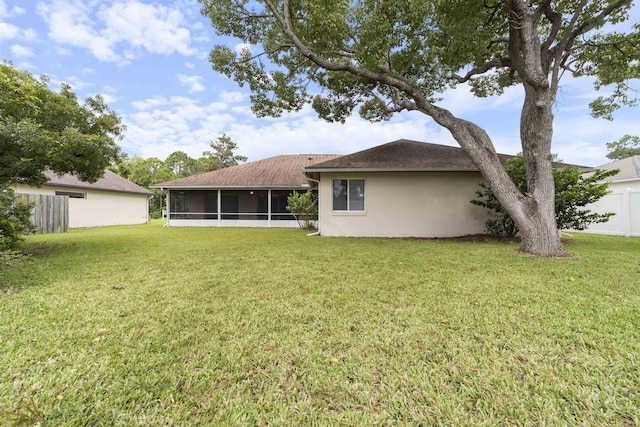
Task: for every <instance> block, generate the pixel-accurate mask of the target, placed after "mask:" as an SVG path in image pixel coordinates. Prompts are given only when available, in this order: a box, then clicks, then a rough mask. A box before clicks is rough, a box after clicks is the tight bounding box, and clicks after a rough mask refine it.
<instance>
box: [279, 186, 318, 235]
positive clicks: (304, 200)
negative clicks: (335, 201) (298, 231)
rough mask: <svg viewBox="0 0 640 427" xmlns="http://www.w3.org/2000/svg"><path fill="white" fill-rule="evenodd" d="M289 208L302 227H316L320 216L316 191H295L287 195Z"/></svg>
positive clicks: (306, 228)
mask: <svg viewBox="0 0 640 427" xmlns="http://www.w3.org/2000/svg"><path fill="white" fill-rule="evenodd" d="M287 210H288V211H289V212H291V213H292V214H293V216H294V217H295V219H296V221H298V225H299V226H300V228H302V229H305V230H310V229H314V228H315V225H316V219H317V218H318V200H317V196H316V195H315V193H313V192H312V191H307V192H305V193H298V192H297V191H294V192H293V193H291V194H290V195H289V197H287Z"/></svg>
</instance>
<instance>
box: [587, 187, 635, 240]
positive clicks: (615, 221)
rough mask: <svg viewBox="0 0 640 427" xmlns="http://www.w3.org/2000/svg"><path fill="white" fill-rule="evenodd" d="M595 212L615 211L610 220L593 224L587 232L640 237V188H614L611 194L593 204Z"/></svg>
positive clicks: (592, 207)
mask: <svg viewBox="0 0 640 427" xmlns="http://www.w3.org/2000/svg"><path fill="white" fill-rule="evenodd" d="M589 209H591V210H592V211H593V212H598V213H605V212H613V213H615V215H614V216H612V217H611V218H609V221H608V222H603V223H600V224H591V225H590V226H589V228H588V229H587V230H585V232H586V233H595V234H610V235H614V236H634V237H640V188H635V189H634V188H612V191H611V193H610V194H607V195H606V196H604V197H603V198H602V199H600V200H599V201H597V202H596V203H594V204H592V205H591V206H590V207H589Z"/></svg>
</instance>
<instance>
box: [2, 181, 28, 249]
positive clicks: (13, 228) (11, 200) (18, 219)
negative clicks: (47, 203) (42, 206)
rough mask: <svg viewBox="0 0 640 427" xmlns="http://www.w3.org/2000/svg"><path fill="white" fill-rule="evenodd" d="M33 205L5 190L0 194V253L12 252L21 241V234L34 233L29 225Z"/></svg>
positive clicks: (9, 190) (9, 189) (11, 191)
mask: <svg viewBox="0 0 640 427" xmlns="http://www.w3.org/2000/svg"><path fill="white" fill-rule="evenodd" d="M32 208H33V204H29V203H27V202H26V200H24V199H21V198H17V197H16V195H15V191H13V189H11V188H7V189H5V190H3V191H1V192H0V252H4V251H10V250H14V249H15V248H16V247H17V246H18V245H19V244H20V243H21V242H22V241H23V240H24V238H23V237H22V235H23V234H29V233H32V232H34V231H35V227H34V225H33V224H32V223H31V209H32Z"/></svg>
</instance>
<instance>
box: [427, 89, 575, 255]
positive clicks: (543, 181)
mask: <svg viewBox="0 0 640 427" xmlns="http://www.w3.org/2000/svg"><path fill="white" fill-rule="evenodd" d="M552 105H553V93H552V91H551V90H550V89H549V88H542V89H538V90H537V91H536V90H533V88H531V87H528V88H527V90H526V91H525V102H524V106H523V110H522V116H521V122H520V137H521V139H522V150H523V153H524V158H525V164H526V169H527V185H528V188H529V194H527V195H523V194H522V193H520V191H519V190H518V189H517V188H516V186H515V185H514V184H513V182H512V181H511V178H509V175H507V173H506V171H505V170H504V167H503V166H502V164H501V163H500V160H499V158H498V156H497V154H496V152H495V149H494V147H493V143H492V142H491V138H490V137H489V135H488V134H487V133H486V132H485V131H484V130H483V129H482V128H480V127H479V126H477V125H476V124H474V123H471V122H468V121H465V120H462V119H459V118H456V117H454V116H453V115H452V114H451V113H450V112H449V111H447V110H444V109H440V108H437V107H436V108H425V109H424V110H423V112H425V113H426V114H428V115H430V116H431V117H433V119H434V120H435V121H436V122H437V123H438V124H440V125H442V126H444V127H446V128H447V129H449V131H451V134H452V135H453V137H454V138H455V139H456V141H458V143H459V144H460V146H461V147H462V148H463V149H464V150H465V152H466V153H467V154H468V155H469V157H471V159H473V161H474V163H475V164H476V166H477V167H478V169H479V170H480V172H481V173H482V175H483V176H484V178H485V179H486V180H487V182H488V183H489V185H490V186H491V189H492V190H493V192H494V194H495V195H496V197H497V198H498V200H499V201H500V203H501V204H502V206H503V207H504V208H505V210H506V211H507V212H508V213H509V215H510V216H511V218H512V219H513V220H514V222H515V223H516V225H517V226H518V229H519V230H520V238H521V245H520V250H521V251H522V252H527V253H531V254H535V255H539V256H547V257H558V256H566V252H565V251H564V249H563V247H562V242H561V241H560V235H559V233H558V229H557V227H556V219H555V206H554V205H555V185H554V182H553V175H552V173H551V171H552V165H551V135H552V132H553V114H552V112H551V108H552Z"/></svg>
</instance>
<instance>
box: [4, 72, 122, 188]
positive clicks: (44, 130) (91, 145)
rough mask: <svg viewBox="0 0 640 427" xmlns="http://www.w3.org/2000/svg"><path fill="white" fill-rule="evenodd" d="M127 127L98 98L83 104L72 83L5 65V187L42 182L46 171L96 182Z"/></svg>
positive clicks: (117, 153)
mask: <svg viewBox="0 0 640 427" xmlns="http://www.w3.org/2000/svg"><path fill="white" fill-rule="evenodd" d="M124 130H125V126H124V125H123V124H122V123H121V120H120V118H119V117H118V116H117V115H116V114H115V113H114V112H112V111H111V110H110V109H109V108H108V107H107V105H106V104H105V103H104V100H103V99H102V98H101V97H100V96H97V97H95V98H89V99H87V100H86V101H85V103H84V104H80V103H79V102H78V99H77V97H76V95H75V93H73V91H72V90H71V87H70V86H69V85H65V84H62V85H61V89H60V92H54V91H52V90H51V89H49V87H48V80H47V78H46V77H43V78H41V79H40V80H37V79H35V78H34V77H33V76H32V75H31V74H29V73H27V72H25V71H20V70H17V69H15V68H13V67H12V66H11V65H9V64H4V63H3V64H0V187H4V186H6V185H9V184H10V183H12V182H13V181H15V180H19V181H20V182H23V183H27V184H31V185H41V184H43V183H44V182H46V177H45V176H44V173H43V172H44V170H45V169H47V168H48V169H51V170H52V171H53V172H56V173H60V174H62V173H71V174H74V175H76V176H78V178H80V179H81V180H83V181H88V182H93V181H96V180H98V179H99V178H100V177H102V175H103V174H104V169H105V168H106V167H107V166H108V165H109V164H110V163H111V162H112V161H113V160H115V159H116V158H117V157H118V155H119V152H120V149H119V148H118V146H117V145H116V143H115V141H114V140H115V139H119V138H120V137H121V136H122V133H123V132H124Z"/></svg>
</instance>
